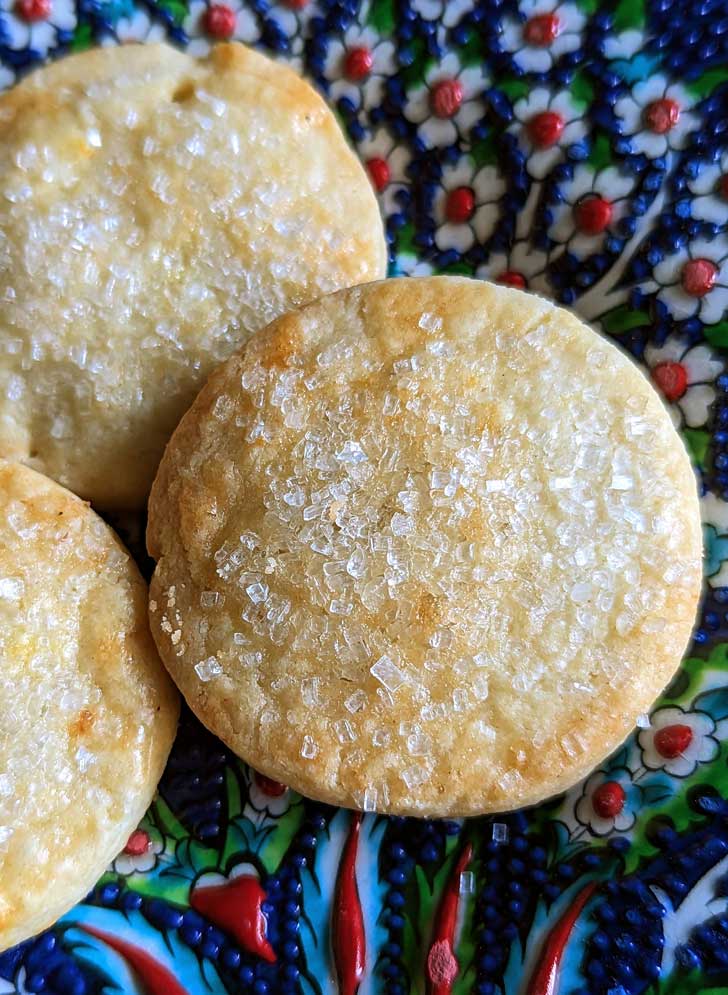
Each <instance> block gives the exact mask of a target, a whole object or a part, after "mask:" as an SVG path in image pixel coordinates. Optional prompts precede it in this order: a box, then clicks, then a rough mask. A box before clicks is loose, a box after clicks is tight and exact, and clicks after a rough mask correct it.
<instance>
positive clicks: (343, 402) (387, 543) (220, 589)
mask: <svg viewBox="0 0 728 995" xmlns="http://www.w3.org/2000/svg"><path fill="white" fill-rule="evenodd" d="M148 545H149V549H150V552H151V554H152V556H153V557H154V558H155V559H156V560H157V561H158V562H157V568H156V573H155V576H154V579H153V582H152V588H151V598H152V602H151V619H152V631H153V633H154V636H155V638H156V640H157V645H158V647H159V650H160V653H161V655H162V658H163V660H164V661H165V663H166V665H167V667H168V668H169V670H170V672H171V674H172V676H173V677H174V679H175V681H176V682H177V683H178V685H179V686H180V688H181V690H182V692H183V694H184V695H185V697H186V698H187V700H188V702H189V703H190V705H191V707H192V708H193V709H194V711H195V712H196V713H197V715H198V716H199V717H200V719H201V720H202V721H203V722H204V723H205V724H206V725H207V726H209V728H210V729H212V730H213V731H214V732H216V733H217V734H218V735H219V736H220V737H221V738H222V739H223V740H224V741H225V742H226V743H227V744H228V745H229V746H230V747H231V748H232V749H234V750H235V751H236V752H237V753H238V754H240V756H242V757H243V758H244V759H245V760H247V761H248V762H249V763H251V764H252V765H253V766H254V767H256V768H257V769H258V770H260V771H262V772H263V773H264V774H266V775H268V776H269V777H272V778H275V779H276V780H279V781H283V782H285V783H287V784H290V785H292V786H293V787H294V788H296V789H297V790H299V791H301V792H303V793H304V794H307V795H310V796H312V797H314V798H319V799H321V800H323V801H325V802H330V803H333V804H337V805H349V806H360V807H363V808H376V809H378V810H380V811H382V812H390V813H400V814H408V815H423V816H462V815H471V814H475V813H480V812H490V811H495V810H503V809H509V808H515V807H517V806H522V805H527V804H530V803H533V802H538V801H539V800H541V799H543V798H545V797H546V796H548V795H552V794H554V793H555V792H558V791H561V790H562V789H564V788H566V787H568V786H569V785H571V784H572V783H574V782H575V781H576V780H578V779H579V778H580V777H582V776H583V775H584V774H586V772H587V771H588V770H589V769H590V768H591V767H593V766H594V764H596V763H597V762H598V761H600V760H601V759H602V758H603V757H604V756H605V755H606V754H607V753H609V752H610V751H611V750H612V749H614V747H616V746H617V745H618V744H619V743H620V741H621V740H622V739H623V738H624V737H625V735H626V734H627V733H628V732H629V730H630V728H631V727H632V726H633V725H634V722H635V719H636V717H637V716H638V715H639V714H640V713H641V712H644V711H645V710H646V709H648V708H649V706H650V704H651V702H652V701H653V700H654V698H655V697H656V695H657V694H658V693H659V692H660V690H661V689H662V688H663V687H664V685H665V684H666V683H667V681H668V680H669V679H670V677H671V676H672V674H673V673H674V671H675V668H676V667H677V666H678V663H679V661H680V655H681V652H682V651H683V649H684V647H685V645H686V642H687V640H688V637H689V634H690V630H691V627H692V624H693V619H694V615H695V610H696V604H697V600H698V595H699V590H700V575H701V569H700V568H701V541H700V523H699V515H698V501H697V495H696V486H695V480H694V476H693V472H692V469H691V466H690V462H689V460H688V457H687V454H686V452H685V449H684V448H683V445H682V444H681V441H680V439H679V437H678V435H677V433H676V432H675V429H674V428H673V426H672V424H671V421H670V418H669V416H668V414H667V412H666V410H665V409H664V408H663V406H662V403H661V402H660V400H659V398H658V396H657V394H656V393H655V391H654V390H653V388H652V387H651V385H650V384H649V382H648V381H647V379H646V378H645V377H644V376H643V375H642V373H641V372H640V371H639V370H638V369H637V368H636V367H635V366H634V365H633V364H632V362H631V361H630V360H629V359H628V358H627V357H626V356H625V355H623V354H622V353H621V352H620V351H619V350H618V349H617V348H615V347H614V346H613V345H611V344H610V343H608V342H607V341H606V340H604V339H602V338H600V337H599V336H598V335H597V334H596V333H595V332H593V331H592V330H591V329H589V328H588V327H586V326H585V325H583V324H582V323H581V322H580V321H578V320H577V319H576V318H575V317H574V316H573V315H572V314H570V313H568V312H567V311H564V310H562V309H561V308H558V307H555V306H554V305H552V304H549V303H547V302H546V301H544V300H541V299H540V298H538V297H535V296H530V295H528V294H524V293H521V292H519V291H516V290H512V289H508V288H504V287H497V286H493V285H490V284H487V283H480V282H475V281H469V280H466V279H460V278H453V277H450V278H447V277H439V278H431V279H420V280H416V279H410V280H391V281H388V282H383V283H378V284H372V285H370V286H367V287H360V288H354V289H352V290H348V291H344V292H342V293H338V294H334V295H332V296H330V297H328V298H325V299H323V300H321V301H318V302H317V303H315V304H312V305H310V306H309V307H306V308H303V309H301V310H300V311H298V312H294V313H292V314H289V315H286V316H285V317H283V318H281V319H279V320H277V321H275V322H274V323H273V324H271V325H270V326H269V327H268V328H267V329H266V330H265V331H264V332H262V333H261V334H260V335H259V336H257V337H256V338H255V339H253V340H251V341H250V342H249V343H248V345H247V346H246V347H245V348H244V349H243V350H242V351H241V352H240V353H238V354H237V355H236V356H234V357H232V358H231V359H230V360H228V362H227V363H226V364H225V365H223V366H222V367H221V368H220V369H219V370H218V371H216V372H215V373H214V374H213V376H212V377H211V378H210V381H209V382H208V384H207V386H206V387H205V388H204V389H203V391H202V392H201V394H200V396H199V397H198V398H197V400H196V401H195V403H194V405H193V406H192V408H191V410H190V411H189V412H188V413H187V415H186V416H185V417H184V419H183V420H182V422H181V424H180V426H179V428H178V429H177V431H176V432H175V435H174V436H173V438H172V441H171V443H170V445H169V447H168V449H167V452H166V455H165V457H164V460H163V461H162V465H161V468H160V472H159V475H158V477H157V480H156V482H155V485H154V487H153V490H152V497H151V500H150V523H149V529H148Z"/></svg>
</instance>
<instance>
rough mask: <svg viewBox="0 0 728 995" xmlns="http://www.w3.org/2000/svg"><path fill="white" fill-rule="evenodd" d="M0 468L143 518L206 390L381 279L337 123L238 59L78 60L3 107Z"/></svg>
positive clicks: (380, 248)
mask: <svg viewBox="0 0 728 995" xmlns="http://www.w3.org/2000/svg"><path fill="white" fill-rule="evenodd" d="M0 176H2V193H3V196H2V197H0V456H4V457H6V458H9V459H14V460H18V461H22V462H26V463H28V464H29V465H31V466H33V467H34V468H35V469H38V470H41V471H42V472H44V473H47V474H48V475H49V476H51V477H53V478H54V479H55V480H57V481H59V482H60V483H62V484H63V485H64V486H66V487H69V488H70V489H71V490H73V491H74V492H75V493H77V494H80V495H81V496H82V497H84V498H87V499H89V500H92V501H94V502H96V503H98V504H99V505H100V506H102V507H108V508H136V507H141V506H142V505H143V504H144V502H145V501H146V498H147V494H148V491H149V487H150V485H151V482H152V479H153V476H154V473H155V471H156V468H157V464H158V462H159V459H160V457H161V455H162V451H163V449H164V445H165V443H166V441H167V439H168V438H169V435H170V434H171V432H172V430H173V429H174V427H175V425H176V423H177V421H178V419H179V417H180V416H181V414H182V413H183V412H184V411H185V409H186V408H187V407H188V406H189V404H190V403H191V402H192V400H193V399H194V397H195V395H196V393H197V391H198V390H199V388H200V386H201V384H202V383H203V382H204V380H205V377H206V376H207V374H208V373H209V372H210V370H212V369H213V368H214V367H215V366H216V365H217V364H218V363H219V362H220V361H222V360H223V359H225V358H227V356H229V355H230V353H231V352H233V350H234V349H236V348H238V347H239V346H240V345H242V344H243V343H244V342H245V340H246V339H247V337H248V336H249V335H250V334H251V333H252V332H253V331H257V330H258V329H259V328H262V327H264V326H265V325H267V324H268V322H270V321H271V320H272V319H273V318H274V317H276V316H277V315H279V314H281V313H283V312H284V311H287V310H289V309H290V308H291V307H294V306H296V305H298V304H301V303H304V302H306V301H310V300H313V299H315V298H317V297H319V296H321V295H322V294H325V293H329V292H331V291H334V290H338V289H339V288H340V287H347V286H351V285H353V284H356V283H363V282H366V281H369V280H373V279H377V278H379V277H382V276H384V274H385V270H386V247H385V241H384V234H383V227H382V222H381V219H380V216H379V211H378V207H377V203H376V199H375V196H374V193H373V191H372V189H371V185H370V183H369V180H368V179H367V177H366V174H365V172H364V169H363V167H362V166H361V165H360V163H359V162H358V161H357V159H356V157H355V155H354V153H353V152H352V151H351V150H350V149H349V147H348V145H347V143H346V141H345V139H344V137H343V135H342V133H341V131H340V129H339V127H338V125H337V123H336V121H335V119H334V116H333V114H332V113H331V111H330V110H329V109H328V108H327V107H326V105H325V104H324V102H323V101H322V99H321V98H320V97H319V96H318V95H317V94H316V93H315V92H314V90H313V89H312V88H311V87H310V86H309V85H308V84H307V83H305V82H304V81H303V80H301V79H300V78H299V77H298V76H296V74H295V73H293V72H292V71H291V70H290V69H287V68H286V67H284V66H282V65H280V64H278V63H275V62H273V61H271V60H269V59H267V58H265V57H264V56H262V55H259V54H257V53H256V52H253V51H252V50H250V49H247V48H245V47H243V46H242V45H236V44H230V45H220V46H218V47H216V48H215V49H213V51H212V53H211V55H210V56H209V58H208V59H205V60H202V61H198V60H196V59H193V58H191V57H189V56H187V55H184V54H183V53H181V52H179V51H177V50H175V49H173V48H170V47H168V46H164V45H134V46H123V47H121V48H113V49H112V48H109V49H101V50H96V51H93V52H87V53H84V54H82V55H77V56H72V57H70V58H66V59H63V60H61V61H59V62H56V63H54V64H52V65H50V66H48V67H47V68H45V69H42V70H40V71H38V72H36V73H33V74H32V75H30V76H29V77H27V78H26V79H25V80H24V81H23V82H21V83H20V84H19V85H18V86H17V87H15V88H14V89H13V90H11V91H8V92H7V93H5V94H2V95H0Z"/></svg>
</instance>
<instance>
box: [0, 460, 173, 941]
mask: <svg viewBox="0 0 728 995" xmlns="http://www.w3.org/2000/svg"><path fill="white" fill-rule="evenodd" d="M0 507H1V508H2V512H0V700H2V702H3V707H2V709H1V710H0V950H4V949H5V948H6V947H10V946H13V945H14V944H16V943H19V942H20V941H21V940H25V939H26V938H27V937H29V936H32V935H33V934H35V933H37V932H39V930H41V929H45V928H46V927H47V926H50V925H51V923H53V922H54V921H55V920H56V919H57V918H58V917H59V916H61V915H63V913H64V912H66V911H67V910H68V909H70V908H71V907H72V906H73V905H74V904H75V903H76V902H78V901H79V900H80V899H82V898H83V897H84V895H85V894H86V893H87V892H88V890H89V889H90V888H91V887H92V886H93V884H94V883H95V882H96V880H97V879H98V878H99V876H100V875H101V874H102V873H103V871H104V870H105V868H106V865H107V864H108V863H109V861H110V860H111V858H112V857H114V856H115V855H116V854H117V853H118V852H119V851H120V850H121V849H122V847H123V846H124V844H125V843H126V841H127V839H128V837H129V835H130V833H131V832H132V831H133V830H134V829H135V828H136V826H137V824H138V822H139V820H140V818H141V817H142V815H143V814H144V811H145V809H146V808H147V806H148V805H149V802H150V801H151V799H152V795H153V794H154V791H155V789H156V786H157V782H158V780H159V778H160V775H161V773H162V770H163V768H164V764H165V762H166V760H167V755H168V753H169V750H170V747H171V745H172V740H173V738H174V734H175V730H176V727H177V716H178V712H179V700H178V696H177V694H176V692H175V690H174V688H173V686H172V683H171V681H170V680H169V678H168V677H167V675H166V673H165V672H164V668H163V667H162V665H161V663H160V660H159V657H158V656H157V653H156V651H155V648H154V642H153V640H152V637H151V635H150V633H149V627H148V624H147V621H146V610H147V589H146V584H145V583H144V581H143V580H142V578H141V576H140V575H139V572H138V570H137V568H136V566H135V565H134V562H133V561H132V559H131V558H130V556H129V554H128V553H127V552H126V550H125V549H124V548H123V546H122V545H121V543H120V542H119V541H118V539H117V538H116V536H115V535H114V533H113V532H112V531H111V529H110V528H109V527H108V526H107V525H106V524H104V522H103V521H102V520H101V519H100V518H99V517H98V516H97V515H96V514H95V513H94V512H93V511H91V510H90V509H89V507H88V505H86V504H85V503H84V502H83V501H81V500H79V499H78V498H77V497H74V496H73V495H72V494H69V492H68V491H66V490H64V489H63V488H62V487H59V486H58V484H55V483H53V481H51V480H48V479H47V478H46V477H43V476H41V475H40V474H38V473H36V472H35V471H34V470H30V469H28V468H27V467H24V466H20V465H19V464H12V463H7V462H5V461H4V460H0Z"/></svg>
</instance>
